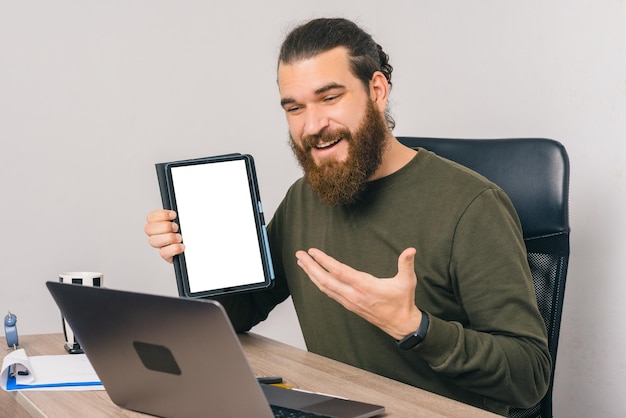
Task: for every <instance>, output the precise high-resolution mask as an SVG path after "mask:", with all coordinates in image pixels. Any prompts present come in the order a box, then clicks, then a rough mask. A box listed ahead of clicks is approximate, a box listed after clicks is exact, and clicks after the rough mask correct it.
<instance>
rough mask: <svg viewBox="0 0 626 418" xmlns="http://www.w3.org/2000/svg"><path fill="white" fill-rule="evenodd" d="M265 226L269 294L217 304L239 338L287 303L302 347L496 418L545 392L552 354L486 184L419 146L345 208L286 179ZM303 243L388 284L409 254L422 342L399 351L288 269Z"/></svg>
mask: <svg viewBox="0 0 626 418" xmlns="http://www.w3.org/2000/svg"><path fill="white" fill-rule="evenodd" d="M268 229H269V238H270V243H271V250H272V257H273V261H274V268H275V271H276V276H277V278H276V285H275V287H274V288H273V289H272V290H270V291H265V292H255V293H250V294H245V295H239V296H235V297H228V298H220V300H221V301H222V303H223V304H224V305H225V307H226V309H227V310H228V312H229V315H230V316H231V320H232V321H233V325H234V326H235V328H236V329H237V330H238V331H245V330H248V329H250V328H251V327H252V326H254V325H255V324H256V323H258V322H259V321H261V320H263V319H265V318H266V317H267V315H268V313H269V311H270V310H271V309H272V308H273V307H274V306H275V305H276V304H278V303H280V302H281V301H283V300H284V299H285V298H287V297H288V296H289V295H291V296H292V298H293V303H294V306H295V308H296V312H297V314H298V319H299V321H300V326H301V328H302V333H303V335H304V339H305V342H306V345H307V348H308V350H309V351H312V352H315V353H318V354H321V355H323V356H327V357H330V358H333V359H336V360H339V361H342V362H344V363H348V364H352V365H354V366H357V367H360V368H363V369H366V370H369V371H372V372H374V373H378V374H380V375H383V376H387V377H389V378H392V379H395V380H399V381H402V382H405V383H408V384H411V385H414V386H417V387H420V388H423V389H426V390H428V391H431V392H435V393H438V394H441V395H443V396H447V397H450V398H453V399H457V400H459V401H462V402H465V403H468V404H472V405H475V406H478V407H480V408H484V409H487V410H490V411H493V412H496V413H499V414H502V415H506V414H507V413H508V405H511V406H518V407H530V406H532V405H534V404H535V403H537V402H538V401H539V400H540V399H541V398H542V396H543V395H544V394H545V391H546V389H547V386H548V382H549V377H550V355H549V353H548V348H547V337H546V331H545V327H544V324H543V321H542V319H541V316H540V314H539V311H538V309H537V303H536V299H535V294H534V288H533V284H532V278H531V275H530V271H529V268H528V263H527V261H526V252H525V247H524V242H523V240H522V234H521V227H520V224H519V220H518V217H517V214H516V213H515V210H514V208H513V205H512V204H511V202H510V200H509V199H508V197H507V196H506V195H505V193H504V192H503V191H502V190H501V189H500V188H498V187H497V186H496V185H494V184H493V183H491V182H489V181H488V180H486V179H485V178H483V177H481V176H479V175H477V174H476V173H474V172H472V171H470V170H468V169H466V168H464V167H462V166H459V165H457V164H455V163H451V162H450V161H447V160H445V159H442V158H440V157H438V156H436V155H435V154H433V153H431V152H429V151H426V150H423V149H421V150H420V151H419V152H418V154H417V155H416V157H415V158H414V159H413V160H412V161H411V162H410V163H409V164H407V165H406V166H404V167H403V168H402V169H400V170H399V171H397V172H395V173H393V174H392V175H390V176H387V177H384V178H382V179H379V180H376V181H373V182H371V183H370V184H369V186H368V189H367V191H366V193H365V195H364V196H363V198H362V199H361V200H360V201H359V202H358V203H357V204H356V205H353V206H328V205H325V204H323V203H321V202H320V200H319V199H318V198H317V196H316V195H315V194H314V193H313V192H312V191H311V189H310V188H309V187H308V186H307V185H306V183H305V182H304V181H303V180H302V179H300V180H298V181H296V183H294V185H293V186H292V187H291V188H290V190H289V191H288V193H287V195H286V197H285V199H284V200H283V202H282V203H281V205H280V206H279V208H278V209H277V211H276V213H275V214H274V217H273V219H272V221H271V223H270V225H269V227H268ZM311 247H316V248H319V249H321V250H322V251H324V252H326V253H327V254H329V255H331V256H332V257H334V258H336V259H338V260H339V261H341V262H343V263H345V264H347V265H349V266H351V267H353V268H355V269H357V270H362V271H365V272H368V273H371V274H373V275H374V276H376V277H393V276H395V274H396V273H397V260H398V256H399V254H400V253H401V252H402V251H403V250H404V249H405V248H407V247H414V248H416V249H417V255H416V257H415V272H416V274H417V277H418V284H417V289H416V292H415V301H416V304H417V306H418V307H419V308H421V309H422V310H424V311H425V312H427V313H428V315H429V317H430V328H429V330H428V334H427V336H426V338H425V339H424V341H423V342H422V343H421V344H419V345H418V346H417V347H416V348H415V349H413V350H411V351H403V350H401V349H399V348H398V347H397V345H396V341H395V340H394V339H393V338H392V337H390V336H389V335H387V334H385V333H384V332H382V331H381V330H380V329H378V328H377V327H375V326H373V325H371V324H370V323H368V322H367V321H365V320H363V319H361V318H360V317H358V316H357V315H355V314H353V313H351V312H349V311H347V310H346V309H345V308H343V307H342V306H341V305H340V304H338V303H337V302H335V301H334V300H332V299H330V298H329V297H327V296H326V295H324V294H323V293H321V292H320V291H319V290H318V289H317V287H316V286H315V285H314V284H313V283H312V282H311V280H310V279H309V278H308V277H307V276H306V274H304V272H303V271H302V270H301V269H300V268H299V267H298V266H297V264H296V258H295V252H296V251H297V250H300V249H302V250H306V249H309V248H311Z"/></svg>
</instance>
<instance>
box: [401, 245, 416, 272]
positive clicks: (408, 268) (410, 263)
mask: <svg viewBox="0 0 626 418" xmlns="http://www.w3.org/2000/svg"><path fill="white" fill-rule="evenodd" d="M415 253H417V250H416V249H415V248H407V249H406V250H404V251H402V254H400V257H398V273H404V274H406V273H410V274H414V273H415Z"/></svg>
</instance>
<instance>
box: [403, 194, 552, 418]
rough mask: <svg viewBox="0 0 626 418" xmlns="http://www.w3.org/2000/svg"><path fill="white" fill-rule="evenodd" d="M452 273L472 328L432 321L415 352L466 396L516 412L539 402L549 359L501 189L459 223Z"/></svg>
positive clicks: (516, 229)
mask: <svg viewBox="0 0 626 418" xmlns="http://www.w3.org/2000/svg"><path fill="white" fill-rule="evenodd" d="M449 274H450V277H451V278H452V283H453V286H454V291H455V294H456V295H457V298H458V301H459V303H460V304H461V306H462V308H463V309H464V311H465V312H466V315H467V318H468V323H463V324H461V323H459V322H451V321H445V320H443V319H440V318H436V317H434V316H432V315H430V319H431V322H430V328H429V330H428V334H427V337H426V338H425V339H424V341H423V342H422V344H420V345H418V346H417V347H416V348H415V349H414V350H415V352H416V353H418V354H419V355H420V356H421V357H422V358H423V359H424V360H425V361H427V362H428V364H429V365H430V367H431V368H432V369H433V370H435V371H436V372H438V373H441V374H443V375H446V376H448V377H450V378H452V379H453V380H454V381H455V383H457V384H458V385H460V386H463V387H465V388H466V389H467V390H470V391H472V392H476V393H479V394H482V395H484V396H486V397H488V398H492V399H494V400H497V401H500V402H503V403H506V404H508V405H511V406H515V407H522V408H528V407H530V406H532V405H534V404H536V403H537V402H538V401H539V400H541V398H542V397H543V395H544V394H545V392H546V390H547V387H548V383H549V380H550V370H551V359H550V355H549V352H548V347H547V336H546V330H545V326H544V324H543V321H542V319H541V315H540V313H539V310H538V308H537V303H536V297H535V293H534V287H533V283H532V276H531V274H530V270H529V267H528V262H527V259H526V250H525V246H524V242H523V238H522V233H521V227H520V224H519V220H518V217H517V214H516V212H515V210H514V208H513V205H512V203H511V202H510V200H509V198H508V197H507V196H506V195H505V194H504V193H503V192H502V191H501V190H499V189H489V190H486V191H484V192H483V193H481V194H480V195H479V196H477V197H476V198H475V199H474V200H473V201H472V202H471V204H470V205H469V206H468V207H467V209H466V210H465V212H464V214H463V215H462V217H461V218H460V220H459V222H458V225H457V227H456V230H455V234H454V239H453V244H452V250H451V256H450V260H449ZM418 280H419V278H418Z"/></svg>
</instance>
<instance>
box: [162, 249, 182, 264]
mask: <svg viewBox="0 0 626 418" xmlns="http://www.w3.org/2000/svg"><path fill="white" fill-rule="evenodd" d="M184 251H185V245H184V244H172V245H168V246H166V247H163V248H161V249H160V250H159V255H160V256H161V257H162V258H163V259H164V260H165V261H167V262H168V263H172V262H173V261H174V256H175V255H179V254H182V253H183V252H184Z"/></svg>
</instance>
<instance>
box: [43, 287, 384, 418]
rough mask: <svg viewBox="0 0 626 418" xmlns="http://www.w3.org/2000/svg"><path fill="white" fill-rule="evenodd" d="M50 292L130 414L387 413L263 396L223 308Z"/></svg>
mask: <svg viewBox="0 0 626 418" xmlns="http://www.w3.org/2000/svg"><path fill="white" fill-rule="evenodd" d="M46 286H47V287H48V290H49V291H50V293H51V294H52V296H53V298H54V300H55V301H56V303H57V305H58V306H59V308H60V310H61V313H62V315H63V316H64V317H65V318H66V320H67V321H68V323H69V325H70V327H71V328H72V330H73V331H74V333H75V335H76V338H77V340H78V341H79V342H80V344H81V347H82V348H83V350H84V351H85V354H86V355H87V357H88V359H89V361H90V362H91V364H92V366H93V368H94V369H95V371H96V373H97V374H98V376H99V377H100V380H101V381H102V384H103V385H104V387H105V389H106V390H107V393H108V394H109V396H110V398H111V400H112V401H113V402H114V403H115V404H117V405H119V406H121V407H123V408H127V409H131V410H134V411H139V412H145V413H148V414H152V415H157V416H164V417H174V416H175V417H198V416H216V417H243V416H254V417H259V418H265V417H267V418H270V417H273V416H274V415H273V413H272V412H271V409H270V406H269V404H268V399H270V402H269V403H271V404H272V405H279V406H285V407H288V408H291V409H303V410H309V411H312V412H317V413H320V414H325V415H327V416H331V417H333V416H335V417H341V418H356V417H371V416H375V415H377V414H380V413H383V412H384V408H383V407H381V406H378V405H370V404H366V403H361V402H354V401H345V400H341V399H337V398H332V397H327V396H322V395H317V394H315V395H313V394H304V393H302V392H298V391H294V390H288V389H282V388H276V387H274V386H269V387H265V388H264V389H262V388H261V385H259V383H258V381H257V379H256V377H255V375H254V373H253V371H252V369H251V368H250V366H249V364H248V361H247V359H246V357H245V354H244V352H243V349H242V347H241V345H240V343H239V339H238V338H237V336H236V334H235V332H234V330H233V328H232V326H231V324H230V321H229V320H228V316H227V314H226V312H225V311H224V309H223V307H222V306H221V305H220V304H219V303H218V302H216V301H213V300H207V299H202V300H195V299H186V298H173V297H166V296H157V295H149V294H143V293H134V292H127V291H120V290H113V289H108V288H98V287H89V286H80V285H73V284H67V283H58V282H47V283H46ZM263 386H265V385H263ZM275 389H278V390H275ZM264 391H265V394H264ZM309 395H312V396H313V397H311V396H309ZM266 397H267V398H266ZM316 408H318V409H316ZM319 408H321V410H320V409H319ZM351 408H353V410H350V409H351Z"/></svg>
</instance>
